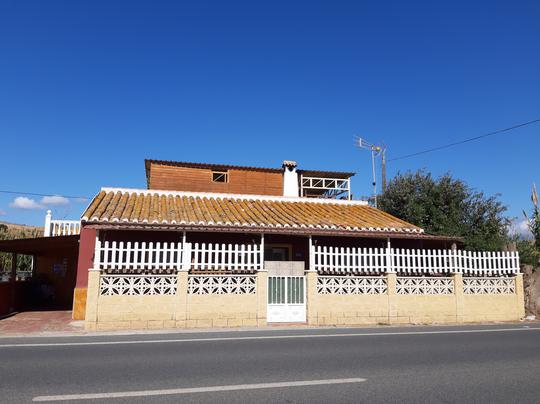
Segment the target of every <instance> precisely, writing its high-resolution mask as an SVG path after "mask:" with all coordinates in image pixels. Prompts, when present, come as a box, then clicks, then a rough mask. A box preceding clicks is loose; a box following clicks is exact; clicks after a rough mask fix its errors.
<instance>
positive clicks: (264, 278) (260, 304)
mask: <svg viewBox="0 0 540 404" xmlns="http://www.w3.org/2000/svg"><path fill="white" fill-rule="evenodd" d="M256 290H257V326H265V325H266V309H267V305H268V271H259V272H257V289H256Z"/></svg>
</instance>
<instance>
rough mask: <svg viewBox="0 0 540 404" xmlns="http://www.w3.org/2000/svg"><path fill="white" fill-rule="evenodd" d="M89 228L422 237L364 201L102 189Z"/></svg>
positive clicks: (85, 219) (93, 204)
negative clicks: (117, 226) (147, 227)
mask: <svg viewBox="0 0 540 404" xmlns="http://www.w3.org/2000/svg"><path fill="white" fill-rule="evenodd" d="M82 221H83V222H87V223H99V224H105V223H116V224H138V225H141V224H142V225H168V226H171V225H172V226H174V225H176V226H183V227H185V226H188V227H189V226H194V227H208V228H211V227H213V226H215V227H233V228H260V229H286V228H289V229H306V234H309V233H310V232H309V229H319V230H320V229H324V230H329V231H340V232H344V231H345V232H366V231H368V232H399V233H423V230H422V229H421V228H419V227H417V226H414V225H412V224H410V223H407V222H404V221H403V220H400V219H398V218H396V217H394V216H391V215H389V214H387V213H385V212H382V211H380V210H378V209H375V208H372V207H370V206H367V205H366V203H365V202H363V201H346V200H331V199H309V198H286V197H271V196H257V195H234V194H217V193H198V192H175V191H155V190H139V189H121V188H103V189H102V190H101V192H100V193H99V194H97V195H96V197H95V198H94V199H93V200H92V202H91V204H90V206H88V208H87V209H86V211H85V212H84V213H83V215H82Z"/></svg>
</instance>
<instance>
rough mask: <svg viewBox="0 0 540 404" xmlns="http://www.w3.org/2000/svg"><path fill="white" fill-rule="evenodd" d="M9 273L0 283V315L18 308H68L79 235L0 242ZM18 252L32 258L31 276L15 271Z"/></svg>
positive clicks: (20, 309) (37, 309) (70, 305)
mask: <svg viewBox="0 0 540 404" xmlns="http://www.w3.org/2000/svg"><path fill="white" fill-rule="evenodd" d="M0 252H4V253H9V254H11V256H12V259H11V268H10V269H11V273H10V275H9V279H8V281H7V282H0V316H2V315H5V314H9V313H12V312H18V311H28V310H32V311H44V310H71V309H72V307H73V291H74V288H75V281H76V275H77V260H78V255H79V235H71V236H57V237H38V238H29V239H15V240H3V241H0ZM19 254H24V255H30V256H32V257H33V266H32V273H31V276H30V277H27V278H25V279H20V276H18V274H17V264H16V263H17V257H18V255H19Z"/></svg>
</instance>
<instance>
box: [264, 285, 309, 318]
mask: <svg viewBox="0 0 540 404" xmlns="http://www.w3.org/2000/svg"><path fill="white" fill-rule="evenodd" d="M266 321H267V322H269V323H293V322H294V323H296V322H302V323H303V322H305V321H306V288H305V277H304V276H269V277H268V309H267V314H266Z"/></svg>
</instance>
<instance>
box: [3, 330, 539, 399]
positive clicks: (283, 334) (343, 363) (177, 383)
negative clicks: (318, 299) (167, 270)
mask: <svg viewBox="0 0 540 404" xmlns="http://www.w3.org/2000/svg"><path fill="white" fill-rule="evenodd" d="M224 386H225V387H224ZM134 392H135V393H134ZM86 394H89V395H90V396H84V395H86ZM96 394H98V396H95V395H96ZM92 397H93V398H92ZM67 399H76V401H77V402H82V403H86V402H93V401H96V402H105V403H145V402H159V403H165V402H173V403H177V402H187V403H200V402H202V403H210V402H219V403H224V402H234V403H249V402H257V403H261V402H262V403H275V402H291V403H297V402H298V403H303V402H305V403H334V402H350V403H353V402H354V403H358V402H366V403H377V402H385V403H387V402H396V403H397V402H399V403H402V402H414V403H434V402H448V403H451V402H452V403H453V402H459V403H464V402H486V403H487V402H489V403H495V402H500V403H512V402H519V403H526V402H530V403H533V402H534V403H538V402H540V325H536V324H532V325H529V326H527V325H507V324H505V325H498V326H474V327H406V328H394V327H388V328H376V329H365V328H346V329H337V328H334V329H303V330H300V329H296V330H265V331H251V332H240V331H234V332H233V331H230V332H211V333H175V334H170V333H169V334H144V335H128V336H119V335H114V336H94V337H89V336H79V337H64V338H43V337H40V338H18V339H8V338H0V402H2V403H8V402H31V401H32V400H43V401H49V402H53V401H54V400H67ZM63 402H70V401H63Z"/></svg>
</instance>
